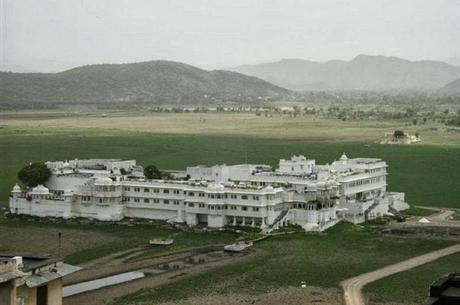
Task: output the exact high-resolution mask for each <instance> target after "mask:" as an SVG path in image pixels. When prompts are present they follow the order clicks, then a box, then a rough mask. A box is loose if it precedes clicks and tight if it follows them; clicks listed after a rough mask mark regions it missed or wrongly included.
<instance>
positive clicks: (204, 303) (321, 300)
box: [159, 287, 342, 305]
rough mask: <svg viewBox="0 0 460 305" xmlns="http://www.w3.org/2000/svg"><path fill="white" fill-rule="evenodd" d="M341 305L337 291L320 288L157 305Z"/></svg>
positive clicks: (230, 295) (213, 296) (211, 296)
mask: <svg viewBox="0 0 460 305" xmlns="http://www.w3.org/2000/svg"><path fill="white" fill-rule="evenodd" d="M215 304H219V305H281V304H286V305H308V304H325V305H341V304H342V296H341V292H340V290H339V289H335V288H320V287H307V288H300V287H286V288H279V289H275V290H271V291H269V292H267V293H262V294H255V295H248V294H235V293H232V294H223V295H222V294H211V295H203V296H196V297H191V298H187V299H184V300H180V301H177V302H167V303H159V305H215Z"/></svg>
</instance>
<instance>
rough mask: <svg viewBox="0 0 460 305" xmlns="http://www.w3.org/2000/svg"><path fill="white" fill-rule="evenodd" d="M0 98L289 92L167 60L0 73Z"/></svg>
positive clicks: (191, 99)
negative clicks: (50, 71) (49, 71)
mask: <svg viewBox="0 0 460 305" xmlns="http://www.w3.org/2000/svg"><path fill="white" fill-rule="evenodd" d="M0 83H1V86H0V103H4V104H6V103H7V104H14V103H108V102H142V103H152V104H161V103H167V104H172V105H174V104H175V103H176V104H179V103H180V104H187V103H196V102H200V103H206V102H207V101H208V102H209V103H211V102H218V101H256V100H260V99H269V98H277V97H281V96H284V95H290V94H292V92H291V91H289V90H287V89H284V88H280V87H277V86H275V85H272V84H269V83H268V82H266V81H263V80H261V79H258V78H256V77H252V76H246V75H243V74H240V73H236V72H230V71H220V70H214V71H206V70H202V69H199V68H196V67H193V66H190V65H186V64H182V63H178V62H171V61H149V62H142V63H131V64H104V65H90V66H82V67H78V68H75V69H71V70H67V71H64V72H60V73H10V72H0Z"/></svg>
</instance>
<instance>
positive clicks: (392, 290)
mask: <svg viewBox="0 0 460 305" xmlns="http://www.w3.org/2000/svg"><path fill="white" fill-rule="evenodd" d="M450 272H460V253H457V254H453V255H449V256H446V257H443V258H440V259H438V260H436V261H434V262H431V263H428V264H426V265H422V266H420V267H417V268H414V269H412V270H409V271H405V272H402V273H398V274H395V275H392V276H389V277H387V278H384V279H381V280H379V281H376V282H374V283H371V284H369V285H367V286H365V287H364V291H365V293H366V294H367V295H368V296H369V297H370V299H371V301H374V302H403V301H407V302H408V303H411V304H422V303H423V301H424V300H425V298H426V296H427V294H428V288H429V286H430V284H431V283H433V282H434V281H435V280H437V279H438V278H440V277H441V276H443V275H445V274H448V273H450Z"/></svg>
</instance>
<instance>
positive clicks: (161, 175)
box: [144, 164, 172, 180]
mask: <svg viewBox="0 0 460 305" xmlns="http://www.w3.org/2000/svg"><path fill="white" fill-rule="evenodd" d="M144 176H145V178H147V179H167V180H169V179H172V176H171V174H170V173H167V172H162V171H160V170H159V169H158V167H156V166H155V165H153V164H151V165H147V166H146V167H145V168H144Z"/></svg>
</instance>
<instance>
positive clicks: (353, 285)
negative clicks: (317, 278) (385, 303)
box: [340, 244, 460, 305]
mask: <svg viewBox="0 0 460 305" xmlns="http://www.w3.org/2000/svg"><path fill="white" fill-rule="evenodd" d="M456 252H460V244H457V245H454V246H450V247H447V248H444V249H441V250H437V251H433V252H430V253H427V254H424V255H420V256H417V257H413V258H411V259H408V260H405V261H402V262H399V263H396V264H394V265H390V266H387V267H384V268H381V269H378V270H375V271H372V272H368V273H364V274H361V275H358V276H356V277H353V278H350V279H347V280H345V281H343V282H341V283H340V285H341V286H342V288H343V292H344V294H343V297H344V300H345V304H346V305H364V304H366V302H365V299H364V296H363V294H362V291H361V290H362V288H363V287H364V286H365V285H366V284H369V283H371V282H374V281H377V280H379V279H381V278H384V277H387V276H389V275H392V274H395V273H398V272H402V271H406V270H409V269H412V268H415V267H417V266H420V265H423V264H426V263H429V262H431V261H434V260H436V259H438V258H441V257H443V256H447V255H450V254H454V253H456Z"/></svg>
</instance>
